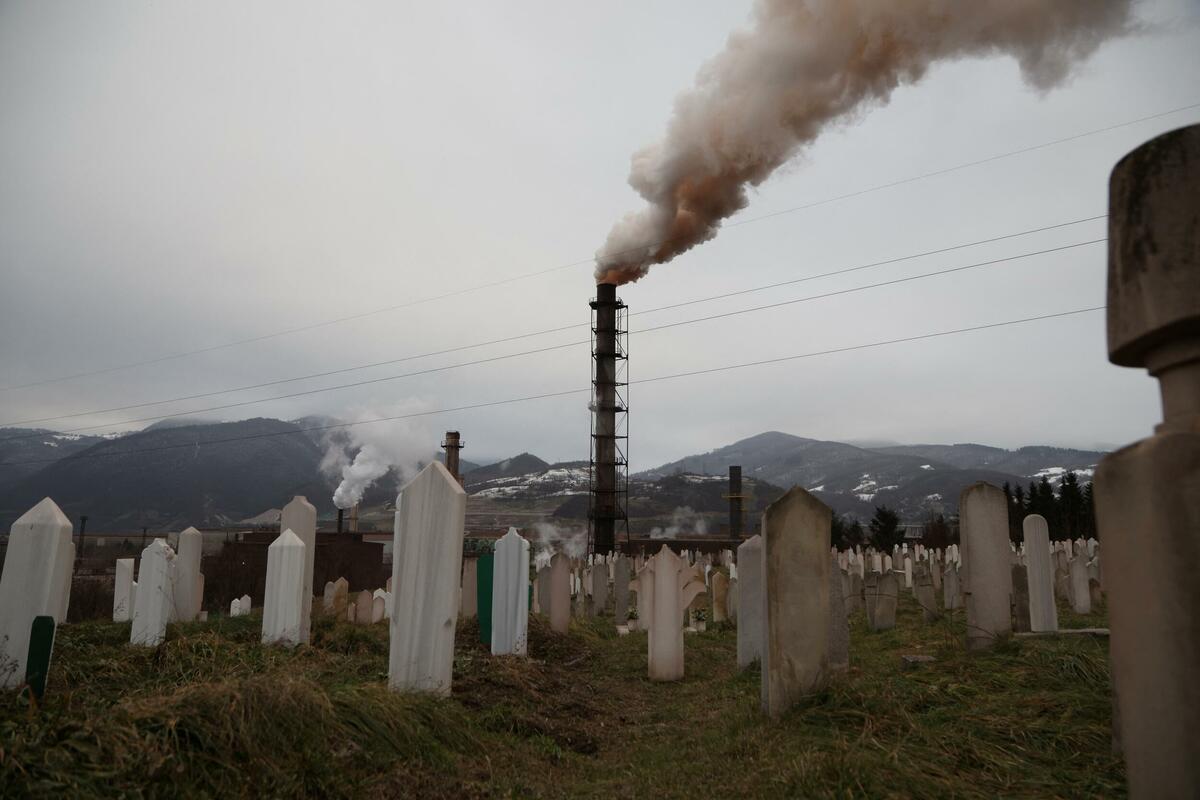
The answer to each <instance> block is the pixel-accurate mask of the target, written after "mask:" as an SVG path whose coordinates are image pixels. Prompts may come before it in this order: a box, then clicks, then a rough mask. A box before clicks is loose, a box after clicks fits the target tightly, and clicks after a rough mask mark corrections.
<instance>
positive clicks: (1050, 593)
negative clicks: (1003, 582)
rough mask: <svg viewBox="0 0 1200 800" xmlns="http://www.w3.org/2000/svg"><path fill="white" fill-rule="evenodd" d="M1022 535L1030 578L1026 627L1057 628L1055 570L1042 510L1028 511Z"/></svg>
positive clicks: (1033, 628)
mask: <svg viewBox="0 0 1200 800" xmlns="http://www.w3.org/2000/svg"><path fill="white" fill-rule="evenodd" d="M1021 529H1022V531H1023V533H1024V538H1025V565H1026V570H1027V577H1028V579H1029V630H1031V631H1034V632H1035V633H1042V632H1045V631H1056V630H1058V608H1057V606H1056V605H1055V604H1054V571H1053V565H1052V562H1051V558H1050V526H1048V525H1047V524H1046V518H1045V517H1043V516H1042V515H1041V514H1030V515H1029V516H1027V517H1025V519H1024V521H1023V522H1022V523H1021Z"/></svg>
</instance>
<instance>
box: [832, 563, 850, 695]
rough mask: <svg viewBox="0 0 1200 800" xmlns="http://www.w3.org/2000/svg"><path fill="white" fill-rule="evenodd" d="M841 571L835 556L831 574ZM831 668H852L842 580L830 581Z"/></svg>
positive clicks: (848, 624) (838, 669)
mask: <svg viewBox="0 0 1200 800" xmlns="http://www.w3.org/2000/svg"><path fill="white" fill-rule="evenodd" d="M841 571H842V568H841V567H839V566H838V562H837V558H836V557H835V558H834V559H833V563H832V564H831V565H830V574H831V575H837V574H838V573H839V572H841ZM829 669H830V670H832V671H834V672H844V671H845V670H848V669H850V622H849V620H848V619H847V616H846V598H845V597H844V596H843V594H842V587H841V582H840V581H830V586H829Z"/></svg>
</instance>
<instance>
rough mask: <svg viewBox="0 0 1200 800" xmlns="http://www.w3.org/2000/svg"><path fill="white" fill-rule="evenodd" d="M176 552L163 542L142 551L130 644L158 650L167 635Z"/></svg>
mask: <svg viewBox="0 0 1200 800" xmlns="http://www.w3.org/2000/svg"><path fill="white" fill-rule="evenodd" d="M174 560H175V551H174V550H172V549H171V548H170V547H169V546H168V545H167V542H166V540H164V539H155V540H154V541H153V542H151V543H150V545H149V546H148V547H147V548H146V549H145V550H143V551H142V563H141V566H140V567H139V569H138V586H139V587H140V591H139V592H138V596H137V602H136V604H135V605H134V607H133V629H132V630H131V631H130V634H129V642H130V644H136V645H144V646H146V647H157V646H158V645H159V644H161V643H162V640H163V639H164V638H165V637H166V634H167V618H168V617H169V616H170V614H171V608H172V607H173V606H174V604H175V597H174V596H175V587H174V586H173V585H172V583H171V581H172V579H173V577H174V574H173V573H174V570H172V569H171V564H172V562H173V561H174Z"/></svg>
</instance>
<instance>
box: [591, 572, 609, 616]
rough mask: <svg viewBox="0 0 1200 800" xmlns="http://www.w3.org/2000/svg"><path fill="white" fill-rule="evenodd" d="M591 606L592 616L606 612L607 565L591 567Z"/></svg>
mask: <svg viewBox="0 0 1200 800" xmlns="http://www.w3.org/2000/svg"><path fill="white" fill-rule="evenodd" d="M591 589H592V606H591V611H592V615H593V616H598V615H600V614H605V613H607V612H608V565H607V564H597V565H596V566H594V567H592V581H591Z"/></svg>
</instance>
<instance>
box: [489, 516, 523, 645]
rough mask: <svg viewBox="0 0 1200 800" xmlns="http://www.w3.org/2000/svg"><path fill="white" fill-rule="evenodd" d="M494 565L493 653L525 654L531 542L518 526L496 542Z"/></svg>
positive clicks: (510, 529)
mask: <svg viewBox="0 0 1200 800" xmlns="http://www.w3.org/2000/svg"><path fill="white" fill-rule="evenodd" d="M494 558H495V561H494V565H493V568H492V641H491V646H492V655H497V656H499V655H510V654H511V655H517V656H523V655H525V652H526V649H527V642H528V638H529V542H528V541H526V540H525V538H524V537H522V536H521V534H519V533H517V529H516V528H509V529H508V533H506V534H504V536H502V537H500V540H499V541H498V542H496V552H495V556H494Z"/></svg>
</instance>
